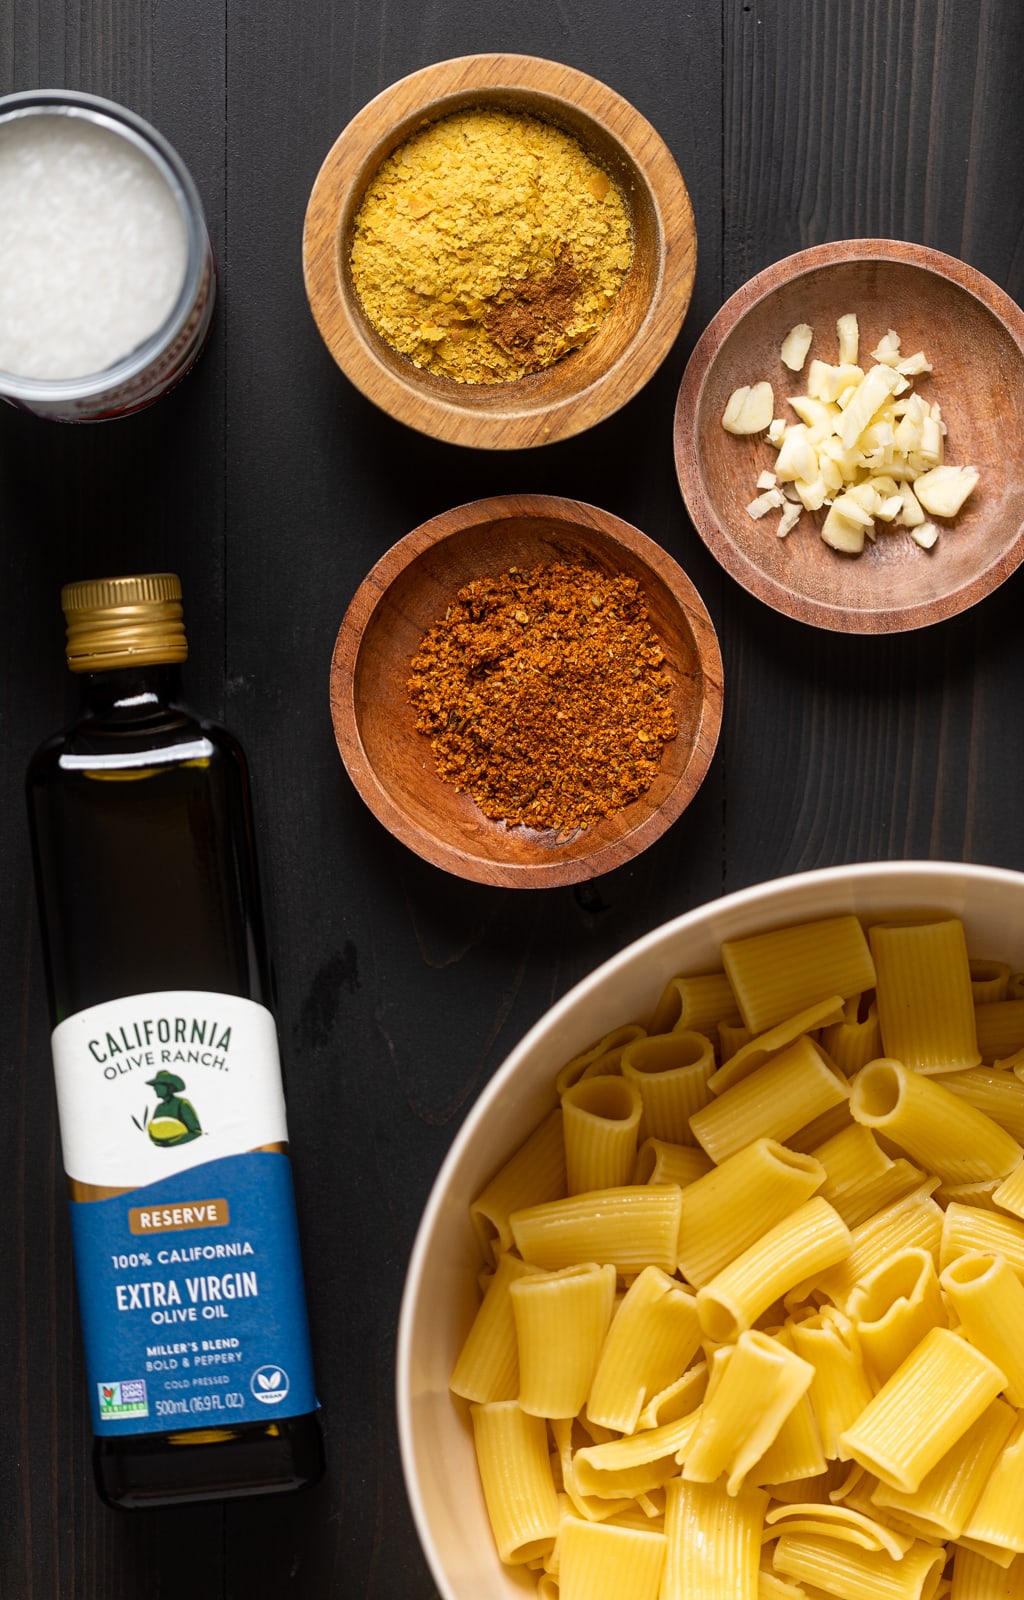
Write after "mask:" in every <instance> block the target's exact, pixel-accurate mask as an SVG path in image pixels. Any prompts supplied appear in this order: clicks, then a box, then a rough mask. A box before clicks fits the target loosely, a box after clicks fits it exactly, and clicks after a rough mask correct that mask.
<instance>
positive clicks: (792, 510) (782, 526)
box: [775, 504, 800, 539]
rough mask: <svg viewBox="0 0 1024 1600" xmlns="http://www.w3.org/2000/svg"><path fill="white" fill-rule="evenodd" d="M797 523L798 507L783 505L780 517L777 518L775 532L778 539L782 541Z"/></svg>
mask: <svg viewBox="0 0 1024 1600" xmlns="http://www.w3.org/2000/svg"><path fill="white" fill-rule="evenodd" d="M799 521H800V507H799V506H798V505H791V504H790V505H785V506H783V508H782V515H781V517H780V518H779V525H778V527H777V528H776V530H775V532H776V533H777V534H778V536H779V538H780V539H784V538H785V537H786V535H787V533H789V532H790V530H791V529H793V528H795V527H796V525H797V523H798V522H799Z"/></svg>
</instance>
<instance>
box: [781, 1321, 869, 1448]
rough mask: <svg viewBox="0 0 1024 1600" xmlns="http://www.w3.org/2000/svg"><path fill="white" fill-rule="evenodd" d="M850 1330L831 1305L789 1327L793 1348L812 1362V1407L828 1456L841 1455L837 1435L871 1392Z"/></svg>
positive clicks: (858, 1411)
mask: <svg viewBox="0 0 1024 1600" xmlns="http://www.w3.org/2000/svg"><path fill="white" fill-rule="evenodd" d="M852 1331H853V1330H852V1326H851V1324H850V1323H849V1321H848V1320H847V1319H846V1318H841V1313H839V1312H836V1311H833V1310H832V1309H831V1308H829V1309H828V1310H827V1311H823V1312H821V1313H819V1314H818V1315H817V1316H810V1317H807V1318H805V1319H804V1320H803V1321H802V1322H794V1323H793V1325H792V1327H791V1328H790V1338H791V1339H792V1341H793V1348H794V1350H795V1351H796V1353H797V1355H800V1356H803V1358H804V1360H805V1361H808V1362H809V1363H810V1365H811V1369H812V1372H813V1377H812V1379H811V1386H810V1401H811V1406H812V1408H813V1410H814V1416H815V1420H816V1422H817V1424H818V1431H819V1433H820V1434H821V1443H822V1448H823V1449H824V1451H825V1454H826V1456H828V1457H830V1458H834V1457H836V1456H838V1455H839V1454H840V1449H839V1439H840V1435H841V1434H842V1433H843V1432H844V1430H845V1429H846V1428H848V1427H849V1426H850V1424H851V1423H852V1422H854V1421H855V1420H856V1419H857V1417H858V1416H859V1415H860V1413H861V1412H862V1411H863V1410H864V1407H865V1406H866V1405H867V1404H868V1401H869V1400H870V1399H871V1397H872V1394H873V1393H874V1390H873V1389H872V1387H871V1384H870V1383H869V1382H868V1379H867V1375H866V1373H865V1371H864V1363H863V1361H862V1359H861V1354H860V1350H859V1349H858V1347H857V1344H856V1341H855V1340H854V1339H853V1338H852V1337H851V1335H852Z"/></svg>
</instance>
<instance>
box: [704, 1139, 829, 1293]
mask: <svg viewBox="0 0 1024 1600" xmlns="http://www.w3.org/2000/svg"><path fill="white" fill-rule="evenodd" d="M824 1177H825V1168H824V1167H823V1166H822V1164H821V1162H820V1161H816V1160H815V1159H814V1158H813V1157H812V1156H806V1155H800V1154H798V1153H797V1152H796V1151H793V1150H787V1149H786V1147H785V1145H782V1144H779V1143H778V1142H777V1141H776V1140H775V1139H755V1140H753V1142H752V1143H751V1144H748V1145H745V1146H744V1148H743V1149H742V1150H737V1152H736V1154H735V1155H731V1156H728V1157H727V1158H726V1160H725V1161H723V1162H722V1164H721V1166H717V1167H712V1169H711V1171H710V1172H708V1173H707V1174H706V1176H704V1177H702V1178H699V1179H698V1180H697V1181H696V1183H691V1184H690V1185H689V1186H688V1187H687V1188H686V1189H685V1190H684V1191H683V1196H682V1200H681V1201H680V1209H679V1269H680V1271H681V1272H682V1274H683V1277H684V1278H686V1279H687V1281H688V1282H689V1283H692V1284H695V1285H696V1286H697V1287H698V1288H701V1287H703V1285H704V1284H707V1283H710V1282H711V1280H712V1278H713V1277H714V1276H715V1274H716V1273H717V1272H720V1271H721V1270H722V1268H723V1267H725V1266H727V1265H728V1264H729V1262H730V1261H735V1259H736V1257H737V1256H738V1255H741V1254H742V1253H743V1251H744V1250H746V1249H748V1248H749V1246H750V1245H752V1244H754V1243H755V1242H756V1241H757V1240H758V1239H759V1238H760V1236H761V1235H762V1234H763V1233H766V1232H767V1231H768V1229H769V1228H772V1227H774V1226H775V1224H776V1223H777V1222H781V1221H782V1219H783V1218H784V1217H786V1216H789V1215H791V1214H792V1212H794V1211H795V1210H796V1209H797V1207H798V1206H800V1205H802V1204H803V1203H804V1201H805V1200H809V1199H810V1198H811V1196H812V1194H814V1192H815V1191H816V1190H817V1189H818V1188H820V1186H821V1184H822V1181H823V1179H824Z"/></svg>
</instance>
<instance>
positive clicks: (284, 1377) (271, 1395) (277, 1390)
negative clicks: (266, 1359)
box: [249, 1366, 288, 1406]
mask: <svg viewBox="0 0 1024 1600" xmlns="http://www.w3.org/2000/svg"><path fill="white" fill-rule="evenodd" d="M249 1388H250V1389H251V1390H252V1393H253V1397H254V1399H256V1400H258V1401H259V1402H260V1404H261V1405H265V1406H279V1405H280V1404H281V1401H282V1400H283V1399H284V1398H285V1396H286V1394H287V1393H288V1374H287V1372H285V1370H284V1368H283V1367H275V1366H270V1367H257V1368H256V1371H255V1372H254V1373H253V1375H252V1380H251V1382H250V1384H249Z"/></svg>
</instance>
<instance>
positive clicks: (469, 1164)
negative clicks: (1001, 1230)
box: [397, 861, 1024, 1600]
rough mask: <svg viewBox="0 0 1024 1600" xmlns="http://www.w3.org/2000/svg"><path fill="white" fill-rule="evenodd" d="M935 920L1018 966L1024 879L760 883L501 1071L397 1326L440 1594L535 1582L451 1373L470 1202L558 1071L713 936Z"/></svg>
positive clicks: (469, 1130)
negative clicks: (909, 914)
mask: <svg viewBox="0 0 1024 1600" xmlns="http://www.w3.org/2000/svg"><path fill="white" fill-rule="evenodd" d="M911 907H913V908H916V909H922V910H945V911H949V912H951V913H952V914H954V915H956V916H959V917H961V918H962V919H963V921H964V924H965V927H966V930H967V939H968V946H969V949H970V951H971V954H972V955H977V956H984V957H991V958H995V959H1001V960H1005V961H1009V962H1011V963H1012V964H1013V965H1014V966H1015V968H1024V874H1021V873H1017V872H1007V871H1003V870H1001V869H999V868H996V867H978V866H967V865H962V864H960V863H945V862H934V861H910V862H906V861H889V862H869V863H866V864H862V865H854V866H844V867H828V868H825V869H824V870H822V871H817V872H807V873H800V874H798V875H796V876H793V877H789V878H779V879H776V880H775V881H774V882H771V883H763V884H758V885H756V886H754V887H753V888H750V889H742V890H740V891H739V892H738V893H736V894H731V895H726V896H725V897H724V898H723V899H721V900H715V901H712V902H711V903H710V904H709V905H705V906H701V907H698V909H697V910H695V911H689V912H687V913H686V914H685V915H684V916H681V917H677V918H675V920H674V921H672V922H667V923H665V925H664V926H663V927H661V928H656V929H655V930H654V931H653V932H652V933H649V934H646V935H645V936H644V938H642V939H639V940H637V942H636V943H635V944H632V945H630V946H629V948H628V949H626V950H623V951H622V952H621V953H620V954H619V955H617V956H614V957H613V958H612V959H611V960H610V961H607V962H605V964H604V966H602V967H599V968H598V969H597V971H596V972H594V973H592V974H591V975H590V977H588V978H585V979H584V980H583V982H582V983H579V984H577V985H576V987H575V989H573V990H571V992H570V993H569V994H567V995H566V996H565V997H564V998H563V999H562V1000H560V1001H559V1002H558V1004H557V1005H555V1006H553V1007H552V1008H551V1010H550V1011H549V1012H547V1014H546V1015H545V1016H544V1017H542V1018H541V1020H540V1021H539V1022H538V1023H537V1024H536V1026H535V1027H533V1028H531V1030H530V1032H529V1033H528V1034H527V1035H526V1037H525V1038H524V1039H523V1040H522V1042H521V1044H519V1045H518V1046H517V1048H516V1049H515V1050H513V1051H512V1054H511V1055H510V1056H509V1057H508V1059H507V1060H506V1061H505V1063H504V1064H503V1066H501V1067H500V1068H499V1070H498V1071H497V1072H496V1073H495V1075H494V1077H493V1078H492V1079H491V1081H490V1083H489V1084H488V1086H487V1088H486V1089H485V1090H484V1092H483V1093H482V1094H481V1095H480V1097H479V1099H478V1100H477V1101H476V1103H475V1105H474V1106H473V1109H472V1110H471V1112H470V1113H469V1115H468V1117H467V1118H466V1120H465V1122H464V1123H463V1125H462V1127H461V1128H460V1130H459V1133H458V1135H457V1137H456V1139H455V1142H454V1144H453V1145H452V1147H451V1150H450V1151H449V1153H448V1156H447V1158H446V1160H445V1162H444V1165H443V1166H442V1168H441V1170H440V1172H439V1174H438V1177H437V1180H436V1182H435V1184H434V1187H433V1190H432V1191H431V1195H430V1199H429V1201H428V1203H427V1207H426V1210H425V1211H424V1214H423V1219H422V1221H421V1223H420V1227H419V1232H418V1234H417V1237H416V1243H415V1245H414V1248H413V1252H412V1258H411V1260H410V1263H409V1272H408V1277H407V1280H406V1286H405V1294H404V1298H403V1302H402V1312H401V1318H400V1321H399V1330H398V1370H397V1406H398V1427H399V1438H400V1442H401V1450H402V1464H403V1468H404V1471H405V1482H406V1488H407V1490H408V1494H409V1500H410V1503H411V1506H412V1511H413V1516H414V1518H415V1520H416V1526H417V1530H418V1532H419V1537H420V1542H421V1543H422V1545H423V1550H424V1552H425V1554H426V1557H427V1560H428V1562H429V1563H430V1567H431V1570H432V1572H433V1575H434V1581H435V1582H436V1584H437V1587H438V1590H439V1591H440V1593H441V1595H442V1596H443V1597H444V1600H514V1597H519V1596H522V1595H524V1594H532V1593H533V1592H534V1583H533V1580H532V1577H531V1576H530V1575H529V1574H526V1573H523V1572H515V1571H513V1570H512V1569H510V1568H507V1567H503V1566H502V1564H501V1562H500V1561H499V1560H498V1556H497V1553H496V1551H495V1548H494V1542H493V1540H492V1538H491V1532H490V1527H489V1524H488V1521H487V1514H486V1511H485V1509H484V1503H483V1496H482V1493H481V1491H480V1487H479V1480H478V1477H477V1470H476V1462H475V1458H474V1454H473V1441H472V1433H471V1428H470V1422H469V1417H468V1414H467V1410H466V1408H465V1406H464V1405H463V1404H462V1403H461V1402H456V1401H454V1400H453V1399H452V1397H451V1396H450V1395H449V1392H448V1377H449V1374H450V1373H451V1370H452V1367H453V1366H454V1364H455V1358H456V1356H457V1355H458V1352H459V1349H460V1347H461V1344H462V1341H463V1338H464V1336H465V1334H466V1331H467V1329H468V1327H469V1324H470V1322H471V1320H472V1317H473V1313H474V1310H475V1308H476V1305H477V1273H478V1271H479V1268H480V1265H481V1258H480V1252H479V1247H478V1244H477V1241H476V1236H475V1234H474V1232H473V1229H472V1227H471V1225H470V1221H469V1213H468V1207H469V1204H470V1201H471V1200H472V1199H473V1198H474V1196H475V1195H476V1194H477V1193H478V1192H479V1190H480V1189H481V1188H482V1187H483V1185H484V1183H485V1182H486V1181H487V1179H488V1178H489V1177H490V1176H491V1174H492V1173H493V1172H494V1171H495V1170H496V1169H497V1168H498V1167H500V1166H501V1164H502V1162H503V1161H504V1160H505V1159H506V1158H507V1157H508V1156H510V1155H511V1154H512V1152H513V1151H514V1150H515V1149H516V1147H517V1146H518V1145H519V1144H521V1143H522V1141H523V1139H524V1138H525V1137H526V1135H527V1134H528V1133H529V1132H530V1130H531V1129H532V1128H533V1127H535V1126H536V1124H537V1123H538V1122H539V1121H540V1119H541V1117H542V1115H543V1114H544V1112H545V1111H546V1110H547V1109H549V1107H550V1106H552V1105H553V1104H554V1087H553V1086H554V1078H555V1074H556V1072H557V1071H558V1068H559V1067H560V1066H561V1065H562V1063H563V1062H564V1061H566V1060H568V1059H569V1058H570V1057H571V1056H573V1055H575V1054H576V1053H578V1052H579V1051H581V1050H583V1049H585V1048H586V1047H587V1045H589V1044H590V1043H592V1042H593V1041H594V1040H596V1039H598V1038H600V1037H601V1035H602V1034H603V1033H606V1032H608V1031H609V1030H610V1029H611V1028H613V1027H615V1026H616V1025H617V1024H618V1023H620V1022H630V1021H633V1020H635V1019H636V1018H641V1019H642V1018H643V1017H644V1016H646V1015H649V1014H650V1012H651V1010H652V1009H653V1007H654V1005H655V1002H656V1001H657V999H658V996H659V995H660V993H661V990H662V989H663V987H664V985H665V983H666V982H667V981H668V979H669V978H670V977H672V976H673V975H674V974H676V973H679V972H699V971H708V970H711V969H713V968H714V966H715V965H716V964H717V960H718V950H719V946H720V944H721V941H722V940H723V939H726V938H735V937H741V936H743V935H745V934H750V933H755V932H758V931H760V930H761V929H765V928H770V927H774V926H777V925H781V924H784V923H793V922H804V921H807V920H809V919H812V918H814V917H822V916H828V915H832V914H836V913H839V912H850V911H852V912H856V913H863V914H874V913H878V912H883V911H890V910H896V909H904V910H905V909H908V908H911Z"/></svg>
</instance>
